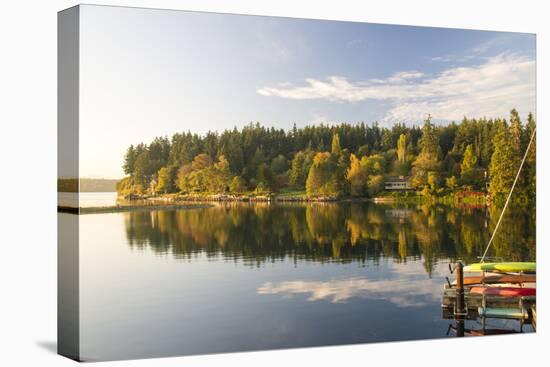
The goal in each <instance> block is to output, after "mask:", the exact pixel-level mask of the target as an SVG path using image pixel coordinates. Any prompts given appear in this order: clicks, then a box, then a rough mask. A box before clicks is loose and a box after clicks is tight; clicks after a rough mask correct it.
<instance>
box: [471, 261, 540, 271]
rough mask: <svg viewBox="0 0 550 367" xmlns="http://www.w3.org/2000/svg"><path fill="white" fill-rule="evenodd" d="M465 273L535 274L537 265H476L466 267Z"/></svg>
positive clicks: (513, 263) (519, 263)
mask: <svg viewBox="0 0 550 367" xmlns="http://www.w3.org/2000/svg"><path fill="white" fill-rule="evenodd" d="M464 271H465V272H471V271H495V272H504V273H519V272H525V273H535V272H536V271H537V263H534V262H507V263H475V264H470V265H467V266H465V267H464Z"/></svg>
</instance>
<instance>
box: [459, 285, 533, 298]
mask: <svg viewBox="0 0 550 367" xmlns="http://www.w3.org/2000/svg"><path fill="white" fill-rule="evenodd" d="M470 294H482V295H484V296H500V297H529V296H536V295H537V289H536V288H522V287H472V288H471V289H470Z"/></svg>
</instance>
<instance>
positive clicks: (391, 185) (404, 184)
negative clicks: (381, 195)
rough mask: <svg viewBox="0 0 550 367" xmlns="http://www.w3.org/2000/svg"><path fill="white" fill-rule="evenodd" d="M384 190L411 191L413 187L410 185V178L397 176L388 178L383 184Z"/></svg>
mask: <svg viewBox="0 0 550 367" xmlns="http://www.w3.org/2000/svg"><path fill="white" fill-rule="evenodd" d="M384 189H386V190H413V189H414V187H413V186H412V184H411V180H410V177H408V176H407V177H405V176H399V177H389V178H388V179H386V181H385V182H384Z"/></svg>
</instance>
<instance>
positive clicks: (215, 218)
mask: <svg viewBox="0 0 550 367" xmlns="http://www.w3.org/2000/svg"><path fill="white" fill-rule="evenodd" d="M499 214H500V209H499V208H492V207H490V208H467V207H462V208H457V207H448V206H441V205H421V206H403V205H401V206H391V205H376V204H371V203H308V204H305V203H299V204H298V203H297V204H268V203H255V204H246V203H223V204H219V205H216V206H214V207H211V208H206V209H190V210H153V211H135V212H128V213H125V214H124V216H125V224H126V234H127V237H128V243H129V245H130V246H131V247H132V248H135V249H145V248H150V249H151V250H152V251H154V252H155V253H157V254H170V255H172V256H174V257H175V258H178V259H185V258H191V257H193V256H194V255H195V254H198V253H205V254H206V255H207V256H208V257H212V258H223V259H225V260H232V261H242V262H243V264H245V265H247V266H261V265H262V264H263V263H265V262H273V261H278V260H283V259H294V261H295V262H296V263H298V262H299V261H315V262H320V263H323V262H339V263H349V262H357V263H359V264H361V265H365V264H366V263H367V261H369V262H372V263H375V264H376V263H377V262H379V261H380V260H381V259H383V258H391V259H393V260H394V261H396V262H406V261H408V260H411V259H416V260H418V259H422V261H423V265H424V268H425V270H426V272H427V273H428V274H431V273H432V271H433V269H434V266H435V264H436V263H437V261H438V260H443V259H445V260H451V261H454V260H455V259H462V260H463V261H465V262H475V261H477V256H479V255H480V254H481V253H482V252H483V250H484V248H485V245H486V243H487V241H488V240H489V236H490V233H491V231H492V230H493V228H494V227H495V224H496V220H497V218H498V215H499ZM488 256H496V257H500V258H503V259H505V260H507V261H527V260H534V258H535V212H534V209H532V208H509V209H508V210H507V213H506V214H505V216H504V219H503V223H502V224H501V227H500V230H499V232H498V234H497V236H496V238H495V240H494V243H493V245H492V247H491V250H490V253H489V255H488Z"/></svg>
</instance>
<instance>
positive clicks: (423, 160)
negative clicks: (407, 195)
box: [412, 117, 441, 186]
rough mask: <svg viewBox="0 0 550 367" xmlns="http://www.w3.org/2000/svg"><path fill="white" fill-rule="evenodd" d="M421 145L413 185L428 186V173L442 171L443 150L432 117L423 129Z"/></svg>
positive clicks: (415, 164)
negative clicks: (441, 157)
mask: <svg viewBox="0 0 550 367" xmlns="http://www.w3.org/2000/svg"><path fill="white" fill-rule="evenodd" d="M419 145H420V154H419V155H418V157H417V158H416V160H415V161H414V163H413V166H414V168H413V172H412V173H413V184H414V185H416V186H424V185H427V184H428V173H429V172H438V171H439V169H440V156H441V148H440V147H439V139H438V137H437V135H436V134H435V130H434V127H433V125H432V123H431V118H430V117H428V118H427V119H426V121H425V122H424V126H423V127H422V138H421V139H420V142H419Z"/></svg>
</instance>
